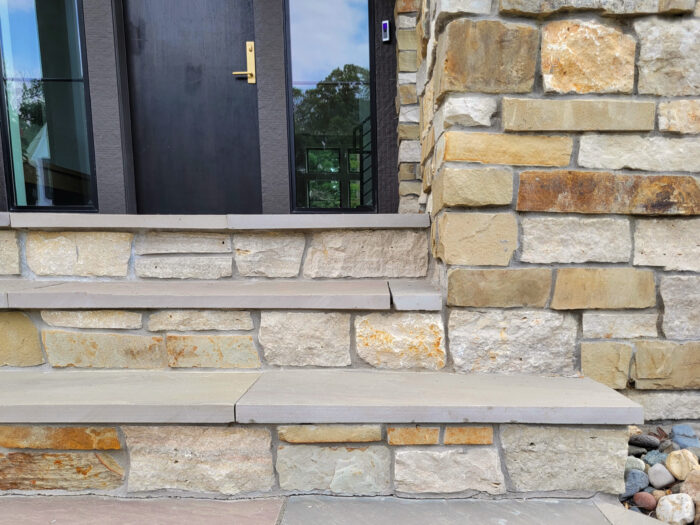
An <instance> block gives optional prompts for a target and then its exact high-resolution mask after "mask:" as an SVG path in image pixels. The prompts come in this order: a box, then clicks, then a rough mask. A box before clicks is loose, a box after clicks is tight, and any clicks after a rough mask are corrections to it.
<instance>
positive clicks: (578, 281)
mask: <svg viewBox="0 0 700 525" xmlns="http://www.w3.org/2000/svg"><path fill="white" fill-rule="evenodd" d="M652 306H656V285H655V283H654V272H651V271H648V270H635V269H632V268H560V269H559V270H558V271H557V280H556V284H555V285H554V297H553V298H552V305H551V308H553V309H555V310H579V309H618V308H650V307H652Z"/></svg>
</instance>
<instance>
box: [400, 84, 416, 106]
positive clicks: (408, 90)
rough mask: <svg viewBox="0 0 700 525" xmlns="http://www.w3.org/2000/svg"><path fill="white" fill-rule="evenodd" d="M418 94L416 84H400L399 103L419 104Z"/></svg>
mask: <svg viewBox="0 0 700 525" xmlns="http://www.w3.org/2000/svg"><path fill="white" fill-rule="evenodd" d="M417 103H418V95H417V94H416V86H415V85H414V84H400V85H399V104H417Z"/></svg>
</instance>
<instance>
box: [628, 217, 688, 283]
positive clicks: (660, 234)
mask: <svg viewBox="0 0 700 525" xmlns="http://www.w3.org/2000/svg"><path fill="white" fill-rule="evenodd" d="M634 264H635V265H638V266H662V267H663V268H664V269H665V270H681V271H691V272H700V218H697V219H683V220H681V219H640V220H638V221H637V224H636V228H635V232H634Z"/></svg>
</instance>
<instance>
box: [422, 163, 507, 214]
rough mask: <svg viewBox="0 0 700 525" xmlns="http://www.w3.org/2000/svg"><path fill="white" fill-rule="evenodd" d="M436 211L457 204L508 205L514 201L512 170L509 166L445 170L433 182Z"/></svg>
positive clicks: (434, 211) (434, 208)
mask: <svg viewBox="0 0 700 525" xmlns="http://www.w3.org/2000/svg"><path fill="white" fill-rule="evenodd" d="M432 195H433V213H437V212H438V211H440V210H441V209H443V208H451V207H457V206H497V205H501V206H502V205H507V204H510V203H511V201H512V200H513V173H512V172H511V171H510V169H508V168H473V169H472V168H452V167H447V168H444V169H443V170H442V173H441V174H440V176H439V177H438V178H437V179H436V180H435V182H434V183H433V188H432Z"/></svg>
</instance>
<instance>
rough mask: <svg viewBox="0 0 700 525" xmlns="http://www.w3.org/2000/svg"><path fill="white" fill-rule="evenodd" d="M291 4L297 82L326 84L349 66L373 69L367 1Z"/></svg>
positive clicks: (315, 0)
mask: <svg viewBox="0 0 700 525" xmlns="http://www.w3.org/2000/svg"><path fill="white" fill-rule="evenodd" d="M289 4H290V5H289V10H290V16H291V40H292V77H293V79H294V80H307V81H308V80H322V79H324V78H325V77H326V76H327V75H328V74H329V73H330V72H331V71H332V70H333V69H335V68H336V67H342V66H343V65H345V64H356V65H359V66H363V67H367V68H369V35H368V33H367V32H368V30H369V19H368V14H367V0H290V2H289Z"/></svg>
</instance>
